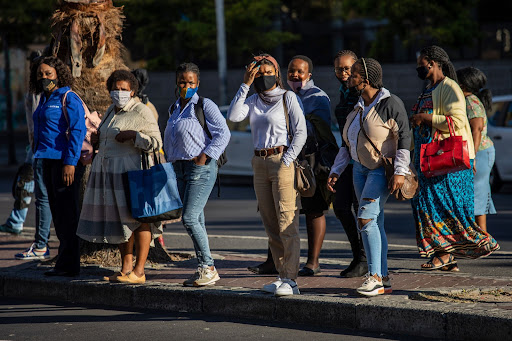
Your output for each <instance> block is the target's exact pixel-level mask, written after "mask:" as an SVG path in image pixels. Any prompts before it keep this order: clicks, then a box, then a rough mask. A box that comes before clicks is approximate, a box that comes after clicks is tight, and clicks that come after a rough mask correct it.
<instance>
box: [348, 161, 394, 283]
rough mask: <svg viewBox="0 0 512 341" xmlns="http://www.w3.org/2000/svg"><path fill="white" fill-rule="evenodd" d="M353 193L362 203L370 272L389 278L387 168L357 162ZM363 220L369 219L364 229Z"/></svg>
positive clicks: (365, 243)
mask: <svg viewBox="0 0 512 341" xmlns="http://www.w3.org/2000/svg"><path fill="white" fill-rule="evenodd" d="M354 190H355V192H356V196H357V200H358V201H359V210H358V212H357V219H358V227H359V230H360V231H361V236H362V238H363V244H364V249H365V251H366V259H367V261H368V271H369V273H370V274H371V275H374V274H377V275H378V276H379V277H382V276H387V275H388V260H387V257H388V240H387V238H386V231H385V230H384V204H385V203H386V201H387V200H388V197H389V189H388V184H387V181H386V175H385V173H384V167H379V168H377V169H368V168H366V167H365V166H363V165H362V164H360V163H359V162H354ZM361 220H370V222H368V223H366V224H365V225H364V226H362V227H361V222H360V221H361Z"/></svg>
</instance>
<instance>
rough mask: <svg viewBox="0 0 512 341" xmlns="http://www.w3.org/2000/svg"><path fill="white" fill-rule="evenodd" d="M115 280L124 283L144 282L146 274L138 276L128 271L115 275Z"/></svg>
mask: <svg viewBox="0 0 512 341" xmlns="http://www.w3.org/2000/svg"><path fill="white" fill-rule="evenodd" d="M117 280H118V281H119V283H125V284H144V283H146V275H142V276H141V277H139V276H137V275H136V274H135V273H134V272H133V271H130V272H128V273H127V274H126V275H125V276H123V277H117Z"/></svg>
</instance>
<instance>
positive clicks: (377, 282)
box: [356, 274, 384, 296]
mask: <svg viewBox="0 0 512 341" xmlns="http://www.w3.org/2000/svg"><path fill="white" fill-rule="evenodd" d="M356 290H357V292H358V293H360V294H361V295H364V296H377V295H382V294H383V293H384V286H383V285H382V280H381V279H377V278H375V277H373V276H372V275H370V274H367V278H366V280H365V281H364V283H363V285H361V286H360V287H359V288H357V289H356Z"/></svg>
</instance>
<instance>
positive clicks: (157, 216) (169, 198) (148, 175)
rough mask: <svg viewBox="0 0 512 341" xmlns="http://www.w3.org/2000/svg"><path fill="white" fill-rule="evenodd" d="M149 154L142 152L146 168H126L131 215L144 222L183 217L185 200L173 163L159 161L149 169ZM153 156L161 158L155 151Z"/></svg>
mask: <svg viewBox="0 0 512 341" xmlns="http://www.w3.org/2000/svg"><path fill="white" fill-rule="evenodd" d="M147 157H148V154H146V153H143V156H142V160H143V168H144V169H142V170H136V171H128V172H127V177H128V179H127V181H128V189H129V193H130V199H129V202H130V209H131V212H132V216H133V217H134V218H135V219H137V220H138V221H140V222H141V223H155V222H159V221H164V220H173V219H178V218H180V217H181V211H182V208H183V203H182V202H181V199H180V194H179V192H178V185H177V183H176V173H174V168H173V167H172V164H171V163H160V164H156V165H154V166H153V167H151V168H149V169H147V168H148V167H147V164H148V162H147ZM154 159H155V162H158V160H157V157H156V155H155V158H154Z"/></svg>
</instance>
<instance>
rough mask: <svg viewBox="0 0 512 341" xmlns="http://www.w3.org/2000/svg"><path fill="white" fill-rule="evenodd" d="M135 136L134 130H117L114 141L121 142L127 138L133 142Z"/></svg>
mask: <svg viewBox="0 0 512 341" xmlns="http://www.w3.org/2000/svg"><path fill="white" fill-rule="evenodd" d="M136 137H137V132H136V131H133V130H124V131H121V132H119V134H117V135H116V141H117V142H121V143H123V142H125V141H128V140H133V142H135V138H136Z"/></svg>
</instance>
